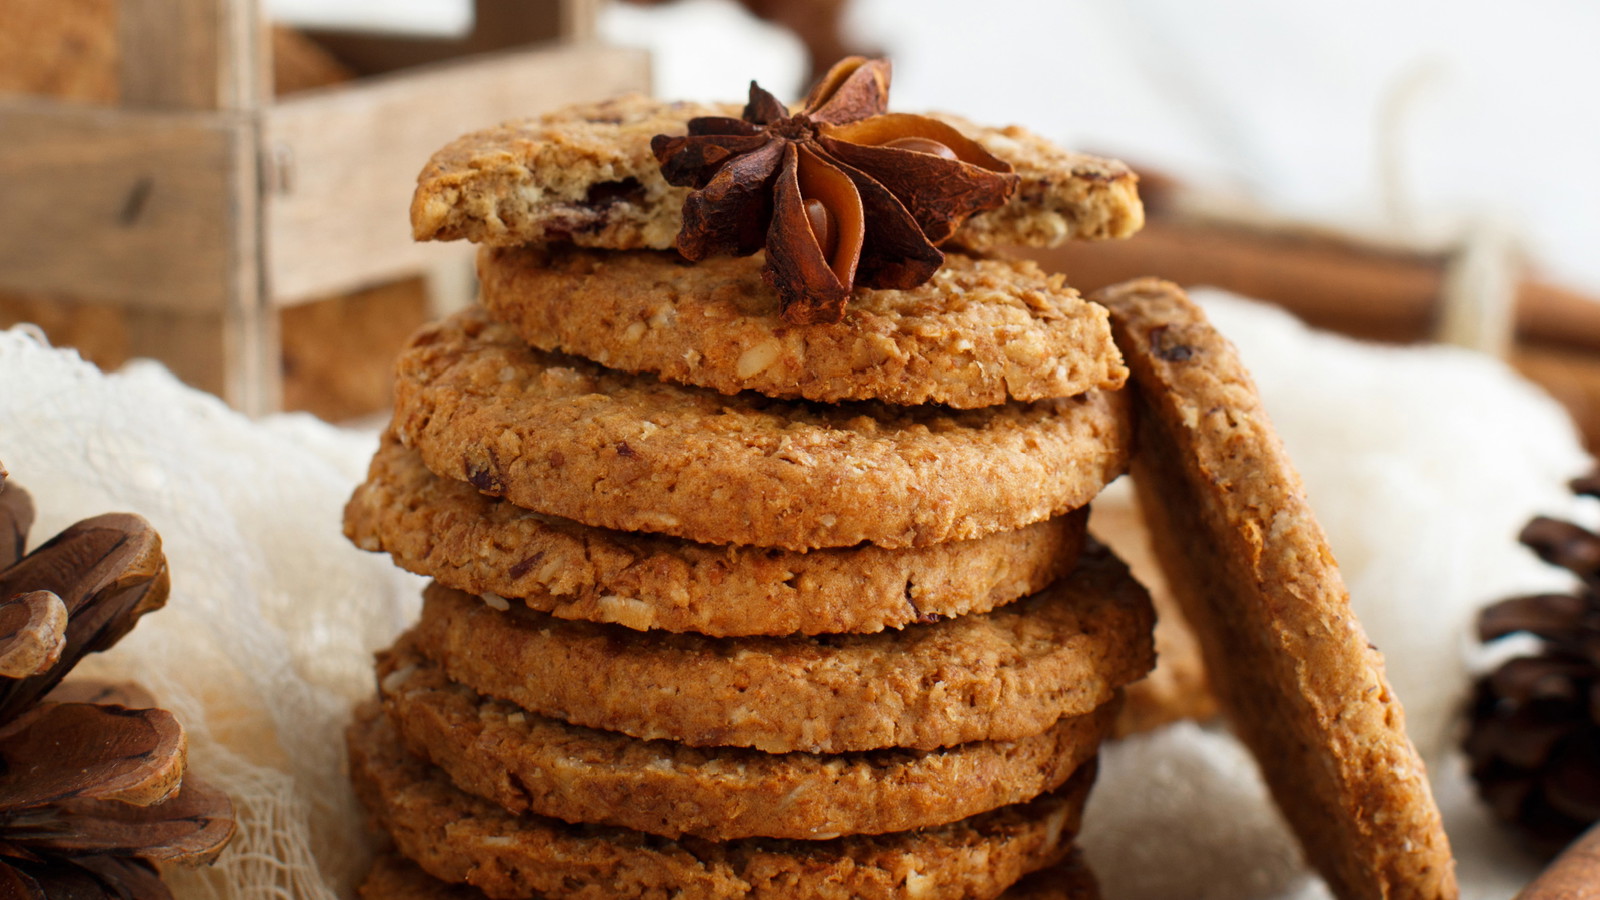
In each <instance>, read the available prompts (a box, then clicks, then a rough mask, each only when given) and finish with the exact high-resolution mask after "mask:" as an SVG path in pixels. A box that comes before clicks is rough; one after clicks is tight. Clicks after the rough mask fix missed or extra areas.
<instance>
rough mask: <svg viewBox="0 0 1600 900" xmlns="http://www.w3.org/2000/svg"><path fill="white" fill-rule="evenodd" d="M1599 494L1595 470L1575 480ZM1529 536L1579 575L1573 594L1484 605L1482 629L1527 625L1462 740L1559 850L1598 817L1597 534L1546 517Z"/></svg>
mask: <svg viewBox="0 0 1600 900" xmlns="http://www.w3.org/2000/svg"><path fill="white" fill-rule="evenodd" d="M1573 487H1574V489H1575V490H1576V491H1577V492H1578V493H1582V494H1590V495H1596V496H1600V482H1596V481H1595V480H1594V479H1593V478H1586V479H1578V480H1577V481H1575V482H1573ZM1521 539H1522V542H1523V543H1524V544H1526V545H1527V546H1528V547H1530V548H1532V549H1533V551H1534V552H1535V553H1537V554H1538V555H1539V557H1540V558H1541V559H1543V560H1545V561H1546V562H1549V563H1551V564H1553V565H1557V566H1560V567H1562V568H1564V569H1567V570H1568V571H1570V572H1572V573H1573V574H1574V575H1577V576H1578V577H1579V578H1580V579H1581V580H1582V586H1581V587H1580V588H1579V589H1578V590H1576V591H1574V592H1573V593H1571V594H1555V593H1549V594H1533V595H1529V596H1523V597H1513V598H1511V599H1509V600H1503V601H1501V602H1499V603H1496V604H1494V605H1492V606H1490V607H1488V608H1487V609H1485V610H1484V611H1483V613H1482V615H1481V616H1480V617H1479V620H1478V637H1479V639H1480V640H1483V641H1493V640H1497V639H1499V638H1501V637H1505V636H1506V635H1510V634H1529V635H1532V636H1533V637H1535V638H1537V639H1538V640H1539V642H1540V646H1539V649H1538V651H1537V652H1536V653H1533V654H1531V655H1526V656H1518V657H1515V658H1513V659H1510V660H1508V661H1507V662H1506V663H1505V664H1503V665H1501V666H1500V667H1499V668H1497V669H1495V670H1494V671H1493V672H1491V673H1489V674H1488V675H1487V676H1485V677H1483V678H1482V679H1480V680H1479V681H1478V683H1477V685H1476V687H1475V689H1474V697H1473V704H1472V708H1471V721H1470V724H1469V730H1468V733H1467V737H1466V741H1465V747H1466V751H1467V756H1468V761H1469V764H1470V768H1471V772H1472V776H1473V778H1474V779H1475V780H1476V781H1477V783H1478V790H1479V793H1480V794H1482V796H1483V797H1484V799H1485V800H1486V801H1488V803H1489V806H1490V808H1491V809H1492V810H1493V811H1494V813H1495V814H1496V815H1497V816H1498V817H1499V818H1501V819H1503V820H1504V821H1506V822H1508V823H1511V824H1513V825H1515V826H1516V827H1517V828H1518V829H1519V830H1520V831H1521V832H1522V833H1523V835H1524V836H1525V837H1526V838H1527V839H1528V842H1529V844H1530V845H1531V846H1532V847H1533V848H1534V849H1537V850H1539V851H1542V852H1544V853H1547V854H1550V855H1554V854H1555V853H1556V852H1557V851H1559V850H1560V849H1561V848H1562V846H1564V845H1565V844H1566V843H1568V842H1569V841H1571V840H1572V839H1573V838H1575V837H1577V836H1578V835H1579V834H1580V833H1581V832H1582V831H1583V830H1584V829H1585V828H1587V827H1589V826H1590V825H1591V824H1593V823H1594V822H1596V821H1600V593H1597V590H1600V536H1597V535H1595V534H1593V533H1592V532H1590V531H1589V530H1588V529H1585V528H1583V527H1581V526H1579V525H1574V524H1572V523H1570V522H1563V521H1560V520H1557V519H1551V518H1546V517H1542V516H1541V517H1539V518H1536V519H1534V520H1533V521H1532V522H1529V523H1528V525H1527V526H1526V527H1525V528H1523V530H1522V535H1521Z"/></svg>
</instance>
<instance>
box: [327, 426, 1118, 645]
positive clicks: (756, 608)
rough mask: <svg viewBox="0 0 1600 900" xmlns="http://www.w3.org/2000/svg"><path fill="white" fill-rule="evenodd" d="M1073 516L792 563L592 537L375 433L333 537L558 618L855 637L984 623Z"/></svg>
mask: <svg viewBox="0 0 1600 900" xmlns="http://www.w3.org/2000/svg"><path fill="white" fill-rule="evenodd" d="M1086 513H1087V510H1078V511H1076V512H1071V513H1068V514H1066V515H1064V516H1056V517H1054V518H1050V519H1046V520H1044V521H1043V522H1036V523H1034V524H1032V525H1027V526H1024V527H1022V528H1018V529H1016V530H1013V531H1001V532H996V533H994V534H990V535H986V536H984V537H980V538H974V539H972V540H967V541H949V542H946V543H942V544H932V545H930V546H927V547H912V548H908V549H904V550H889V549H886V548H883V547H875V546H873V545H871V544H863V545H860V546H857V547H841V548H837V549H830V550H813V551H811V552H809V553H797V552H795V551H792V550H775V549H770V548H762V547H747V546H737V545H725V546H717V545H712V544H697V543H694V542H691V541H685V540H680V539H678V538H670V537H662V536H659V535H650V534H637V533H632V532H624V531H611V530H608V529H604V528H592V527H590V526H588V525H583V524H580V523H578V522H573V521H570V520H567V519H558V518H555V517H552V516H546V515H541V514H539V513H535V512H530V511H528V510H525V509H522V508H520V507H518V506H514V505H512V504H510V503H507V502H506V501H504V500H497V499H495V498H494V497H490V496H487V495H485V494H482V493H480V492H479V491H478V489H477V488H474V487H473V486H472V485H470V484H468V483H466V482H464V481H456V480H455V479H452V478H440V477H439V476H437V475H435V474H433V473H432V472H430V471H429V470H428V468H427V466H424V465H423V464H422V460H421V458H419V457H418V456H417V454H416V453H415V452H414V451H412V450H408V449H406V448H405V447H402V446H400V443H399V441H398V440H396V439H395V437H394V435H393V434H392V433H386V434H385V435H384V437H383V439H382V441H381V442H380V444H379V447H378V452H377V453H376V454H375V455H374V456H373V458H372V465H371V467H370V469H369V470H368V473H367V480H366V481H365V482H363V483H362V484H361V485H360V486H359V487H357V488H356V490H355V494H354V495H353V496H351V498H350V502H349V503H348V504H346V505H345V517H344V527H345V534H346V535H347V536H348V537H349V538H350V539H351V540H352V541H353V542H355V544H356V545H357V546H359V547H361V548H363V549H366V550H374V551H378V550H382V551H387V552H388V553H389V554H390V555H391V556H392V557H393V558H394V561H395V562H396V563H397V564H399V565H400V566H401V567H403V568H405V569H408V570H410V571H412V572H416V573H417V574H419V575H428V576H431V577H432V578H434V579H435V580H437V581H439V582H440V583H441V584H445V585H448V586H450V587H453V588H456V589H457V590H462V591H466V592H468V593H470V594H480V595H494V596H498V597H504V598H511V599H516V600H520V601H521V602H522V603H525V604H527V606H528V607H529V608H531V609H537V610H539V611H541V612H547V613H549V614H551V615H553V616H556V617H557V618H562V619H583V620H585V621H590V622H611V623H615V624H618V625H622V626H625V627H627V628H632V629H636V630H639V631H645V630H650V629H660V630H664V631H693V632H697V633H699V634H705V635H710V636H713V637H731V636H738V635H752V634H771V635H779V634H837V633H846V632H849V633H869V632H874V631H882V630H883V629H885V628H901V627H904V626H906V625H909V624H912V623H914V622H935V621H938V620H939V619H945V618H949V617H951V616H959V615H966V614H968V613H981V612H988V611H989V610H991V609H994V608H995V607H997V606H1003V605H1005V604H1007V603H1010V602H1011V601H1013V600H1016V599H1017V598H1019V597H1025V596H1027V595H1029V594H1032V593H1034V592H1036V591H1040V590H1043V589H1044V588H1045V587H1046V586H1047V585H1049V584H1051V583H1052V582H1054V581H1056V580H1057V579H1059V578H1061V577H1064V576H1065V575H1066V574H1067V573H1068V572H1070V571H1072V566H1073V565H1074V563H1076V562H1077V559H1078V554H1079V552H1080V551H1081V550H1082V549H1083V538H1084V519H1085V514H1086Z"/></svg>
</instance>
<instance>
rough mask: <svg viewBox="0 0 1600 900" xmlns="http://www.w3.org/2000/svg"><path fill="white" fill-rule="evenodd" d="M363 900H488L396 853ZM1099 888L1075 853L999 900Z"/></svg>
mask: <svg viewBox="0 0 1600 900" xmlns="http://www.w3.org/2000/svg"><path fill="white" fill-rule="evenodd" d="M359 891H360V896H361V898H362V900H485V898H484V893H483V892H482V891H480V890H477V889H476V888H472V887H469V886H467V885H465V884H447V883H445V882H443V881H440V880H439V879H437V878H434V877H433V876H431V875H429V874H428V873H427V872H424V871H422V869H420V868H418V867H417V864H416V863H414V862H412V861H411V860H409V859H406V858H405V857H404V856H401V855H400V854H399V853H396V852H394V851H393V850H389V851H386V852H384V853H381V854H379V855H378V858H377V859H376V860H374V861H373V863H372V868H371V869H370V870H369V871H368V872H367V877H366V878H365V879H364V880H363V881H362V882H361V887H360V889H359ZM1099 897H1100V891H1099V887H1098V886H1097V885H1096V884H1095V880H1094V876H1093V875H1091V874H1090V872H1089V867H1088V866H1087V865H1085V864H1084V862H1083V854H1082V853H1080V852H1078V851H1077V850H1073V851H1072V852H1071V853H1070V854H1069V855H1068V856H1067V858H1066V859H1064V860H1062V861H1061V862H1059V863H1057V864H1056V865H1053V866H1051V867H1050V868H1048V869H1041V870H1040V871H1038V872H1034V873H1033V874H1031V875H1029V876H1027V877H1026V878H1024V879H1022V880H1021V881H1019V882H1017V883H1016V884H1014V885H1012V886H1011V887H1009V888H1007V889H1006V892H1005V893H1003V894H1001V895H1000V900H1099Z"/></svg>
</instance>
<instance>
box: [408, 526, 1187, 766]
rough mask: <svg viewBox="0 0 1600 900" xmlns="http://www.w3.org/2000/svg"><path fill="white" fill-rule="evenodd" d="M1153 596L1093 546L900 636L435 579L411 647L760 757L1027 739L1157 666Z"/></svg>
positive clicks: (517, 693) (527, 702)
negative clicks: (652, 617)
mask: <svg viewBox="0 0 1600 900" xmlns="http://www.w3.org/2000/svg"><path fill="white" fill-rule="evenodd" d="M1153 620H1154V613H1153V612H1152V611H1151V608H1150V597H1149V595H1148V594H1146V593H1145V591H1144V589H1143V588H1142V587H1140V586H1139V585H1138V583H1137V582H1135V581H1134V580H1133V579H1132V578H1131V577H1130V576H1129V575H1128V570H1127V569H1126V567H1124V566H1123V565H1122V563H1121V562H1120V561H1119V560H1117V559H1116V558H1115V557H1113V556H1111V555H1110V553H1109V552H1107V551H1105V550H1104V549H1103V548H1099V547H1095V548H1092V549H1090V550H1087V551H1085V553H1084V559H1083V562H1082V563H1081V564H1080V565H1079V566H1078V569H1077V571H1075V572H1074V573H1073V574H1072V575H1071V576H1070V577H1068V578H1067V579H1065V580H1064V581H1062V582H1060V583H1059V584H1056V585H1052V586H1051V587H1049V588H1046V589H1045V590H1044V591H1042V592H1040V593H1038V594H1035V595H1034V596H1032V597H1029V598H1026V599H1024V600H1019V601H1017V602H1016V603H1012V604H1010V605H1008V606H1003V607H1001V608H1000V609H997V610H995V611H993V612H989V613H984V614H982V615H970V616H960V617H958V618H955V619H949V620H946V621H943V622H936V623H933V624H930V625H909V626H907V627H906V628H905V629H904V630H902V631H885V632H880V633H878V634H846V635H822V636H817V637H803V636H795V637H751V638H708V637H704V636H701V635H695V634H666V633H662V632H637V631H627V630H625V629H621V628H618V627H616V626H611V625H596V624H594V623H591V622H565V621H561V620H559V619H552V618H551V617H549V616H546V615H543V614H541V613H536V612H533V611H531V610H526V609H521V608H518V607H511V608H510V609H506V610H500V609H496V608H494V607H492V606H490V605H488V604H486V603H484V602H483V601H482V600H480V599H479V598H477V597H473V596H471V595H469V594H463V593H461V592H460V591H452V590H450V589H449V588H445V587H442V586H440V585H437V584H434V585H429V586H428V588H427V590H426V591H425V592H424V602H423V609H422V618H421V620H420V622H419V623H418V625H417V628H416V632H415V634H416V641H417V647H418V649H419V650H421V651H422V653H423V654H424V655H426V656H427V657H429V658H430V659H433V660H434V661H436V662H438V663H439V664H440V666H441V667H442V668H443V669H444V670H445V672H446V673H448V675H449V676H450V678H451V679H452V680H454V681H458V682H460V683H462V684H465V685H468V686H470V687H472V688H473V690H475V691H477V692H478V693H480V694H485V695H487V696H490V697H496V698H499V699H502V700H507V701H510V702H512V703H515V704H517V705H518V706H521V707H523V708H525V709H527V710H529V711H532V712H537V713H540V714H542V715H547V716H553V717H556V718H560V719H563V720H565V721H568V722H572V723H574V724H577V725H584V726H587V727H590V728H604V729H607V730H609V731H620V732H622V733H624V734H628V735H631V736H633V737H637V738H642V739H647V740H649V739H655V738H664V739H667V740H673V741H677V742H679V743H682V744H687V745H689V746H694V747H707V746H733V747H753V748H756V749H758V750H763V751H766V752H769V753H789V752H793V751H801V752H806V753H848V752H854V751H857V750H877V749H882V748H884V747H908V748H915V749H921V750H932V749H936V748H939V747H949V746H954V745H956V744H963V743H966V742H968V741H997V740H1014V739H1016V738H1021V737H1026V736H1028V735H1034V734H1038V733H1039V732H1041V731H1044V730H1045V729H1047V728H1049V727H1050V726H1051V725H1053V724H1055V722H1056V721H1057V720H1058V719H1060V718H1061V717H1062V716H1078V715H1084V714H1086V713H1088V712H1091V711H1093V710H1095V709H1097V708H1099V707H1100V706H1101V705H1103V704H1104V703H1106V702H1107V701H1109V700H1110V699H1111V697H1112V696H1113V695H1114V694H1115V693H1116V691H1117V689H1118V688H1120V687H1122V686H1123V685H1125V684H1127V683H1129V682H1131V681H1133V680H1135V679H1137V678H1140V677H1141V676H1143V675H1144V674H1145V673H1146V672H1148V671H1150V667H1151V666H1152V665H1153V664H1154V656H1155V654H1154V650H1153V649H1152V646H1151V639H1150V629H1151V626H1152V625H1153V624H1154V622H1153Z"/></svg>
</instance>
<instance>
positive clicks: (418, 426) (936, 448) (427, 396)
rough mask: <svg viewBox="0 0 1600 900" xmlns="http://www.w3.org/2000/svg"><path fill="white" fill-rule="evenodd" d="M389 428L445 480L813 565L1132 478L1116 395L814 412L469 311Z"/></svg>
mask: <svg viewBox="0 0 1600 900" xmlns="http://www.w3.org/2000/svg"><path fill="white" fill-rule="evenodd" d="M393 428H394V430H395V433H396V434H397V435H399V437H400V440H401V441H402V442H403V443H405V444H406V445H407V446H410V447H414V448H415V449H416V450H417V451H418V452H419V453H420V454H421V455H422V459H423V461H424V462H425V463H426V464H427V466H428V468H430V469H432V470H433V471H434V472H435V473H437V474H439V475H443V476H445V477H449V478H455V479H457V480H460V481H466V482H468V483H470V484H472V485H473V486H474V487H476V488H478V490H480V491H483V492H484V493H487V494H493V495H496V496H501V497H504V498H506V499H507V500H510V501H511V502H513V503H515V504H517V505H518V506H522V507H524V508H527V509H532V510H534V511H536V512H543V513H548V514H550V515H556V516H562V517H563V518H569V519H576V520H577V521H580V522H583V523H585V524H587V525H595V526H599V527H602V528H615V529H620V530H626V531H653V532H659V533H663V534H670V535H674V536H677V537H683V538H688V539H689V540H694V541H701V542H704V543H717V544H754V545H757V546H764V547H783V548H786V549H790V550H808V549H813V548H817V547H848V546H853V545H855V544H859V543H861V542H863V541H866V542H870V543H873V544H877V545H879V546H884V547H923V546H927V545H929V544H936V543H940V542H943V541H953V540H963V539H967V538H975V537H981V536H983V535H986V534H993V533H995V532H997V531H1011V530H1014V529H1017V528H1021V527H1022V526H1024V525H1028V524H1030V523H1033V522H1038V521H1042V520H1044V519H1048V518H1050V517H1051V516H1056V515H1060V514H1062V513H1065V512H1068V511H1070V510H1073V509H1078V508H1080V507H1082V506H1085V505H1087V504H1088V502H1089V501H1090V500H1091V499H1093V498H1094V495H1095V494H1097V493H1099V491H1100V489H1101V488H1102V487H1104V486H1105V484H1106V483H1107V482H1109V481H1110V480H1111V479H1113V478H1115V477H1116V476H1117V475H1118V474H1120V473H1121V472H1122V470H1123V467H1124V465H1125V462H1126V459H1127V454H1128V451H1129V443H1128V439H1129V435H1130V432H1131V429H1132V424H1131V422H1130V421H1129V417H1128V414H1127V407H1126V401H1125V400H1124V398H1123V397H1122V393H1121V392H1104V391H1097V392H1094V393H1090V394H1087V395H1084V396H1082V397H1076V398H1071V399H1066V400H1041V401H1038V402H1036V403H1030V404H1020V403H1008V404H1006V405H1004V406H993V407H988V408H985V409H978V410H950V409H946V408H944V407H936V406H920V407H886V406H883V405H881V404H876V403H855V404H840V405H835V406H817V405H812V404H806V403H799V402H785V401H779V400H771V399H768V398H765V397H761V396H759V395H752V394H749V393H742V394H738V395H735V396H732V397H728V396H723V395H721V394H717V393H714V392H712V391H707V390H704V389H701V388H691V387H682V386H679V385H672V384H663V383H661V382H659V381H657V380H655V379H652V378H649V377H646V376H641V375H628V374H624V373H620V372H615V371H611V370H609V369H604V368H601V367H600V366H596V365H594V364H593V363H590V362H587V361H581V360H576V359H573V358H571V357H562V356H556V355H553V354H547V353H542V352H539V351H535V350H532V349H530V348H529V347H528V346H527V345H526V344H525V343H523V341H522V340H521V339H520V338H519V337H518V336H517V335H516V333H515V332H514V331H512V330H511V329H510V328H507V327H506V326H504V325H498V324H495V323H492V322H490V321H489V320H488V318H487V317H486V316H485V315H484V313H483V312H482V311H481V310H477V309H473V310H467V311H464V312H462V313H460V314H457V315H456V316H453V317H451V318H449V319H447V320H445V321H444V322H441V323H437V324H434V325H430V326H427V327H425V328H423V329H422V330H421V331H419V332H418V333H417V334H416V335H415V336H414V337H413V338H412V340H411V344H410V346H409V347H408V348H407V349H406V350H405V351H404V352H403V353H402V354H401V355H400V359H399V362H398V364H397V376H396V383H395V419H394V424H393Z"/></svg>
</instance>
